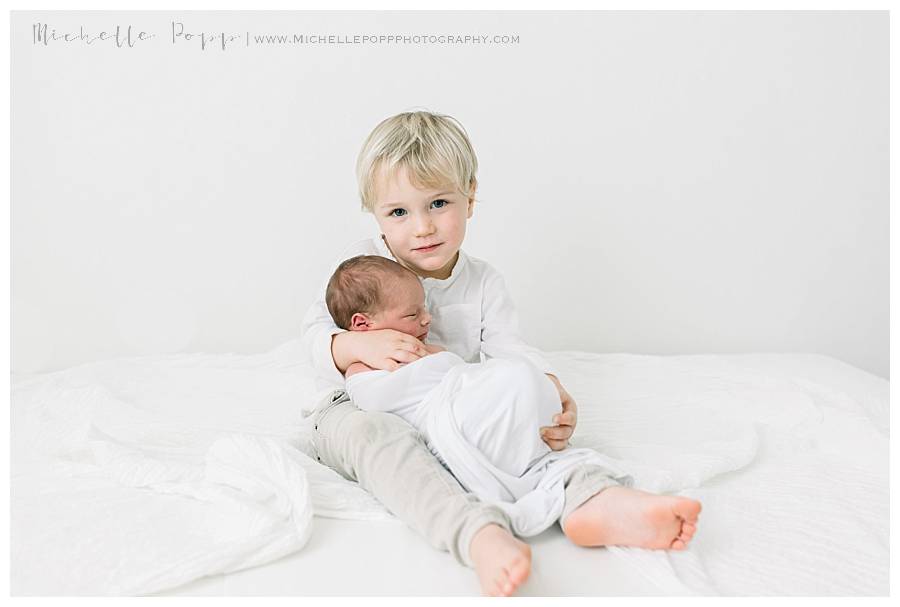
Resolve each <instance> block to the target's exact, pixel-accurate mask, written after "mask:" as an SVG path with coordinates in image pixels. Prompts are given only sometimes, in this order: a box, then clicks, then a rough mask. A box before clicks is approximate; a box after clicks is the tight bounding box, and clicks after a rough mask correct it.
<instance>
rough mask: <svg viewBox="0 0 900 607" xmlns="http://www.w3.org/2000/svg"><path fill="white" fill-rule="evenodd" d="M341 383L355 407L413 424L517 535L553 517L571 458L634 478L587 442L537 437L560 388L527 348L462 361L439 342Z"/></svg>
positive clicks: (622, 478) (555, 407)
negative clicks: (558, 447)
mask: <svg viewBox="0 0 900 607" xmlns="http://www.w3.org/2000/svg"><path fill="white" fill-rule="evenodd" d="M346 388H347V393H348V394H349V395H350V399H351V401H352V402H353V403H354V404H355V405H356V406H357V407H359V408H360V409H363V410H366V411H372V410H375V411H385V412H387V413H394V414H396V415H399V416H401V417H402V418H403V419H405V420H406V421H407V422H409V423H410V424H411V425H412V426H413V427H414V428H416V429H417V430H419V431H420V432H421V433H422V435H423V436H424V437H425V440H426V442H427V443H428V446H429V448H431V450H432V451H433V452H434V454H435V455H436V456H437V457H438V458H439V459H440V460H441V461H443V462H444V463H445V464H446V465H447V467H448V468H449V470H450V472H452V473H453V475H454V476H455V477H456V478H457V480H459V482H460V484H462V486H463V487H465V488H466V490H468V491H471V492H472V493H474V494H475V495H477V496H478V497H479V498H481V499H482V500H484V501H487V502H491V503H493V504H496V505H497V506H498V507H500V508H501V509H503V510H504V511H505V512H506V513H507V515H508V516H509V518H510V522H511V524H512V529H513V532H514V533H515V534H516V535H519V536H521V537H530V536H534V535H537V534H539V533H541V532H542V531H544V530H546V529H547V528H548V527H550V526H551V525H552V524H554V523H555V522H556V521H557V520H558V519H559V517H560V515H561V514H562V511H563V507H564V506H565V487H564V483H565V480H566V477H567V474H568V473H569V472H570V471H571V470H573V469H574V468H575V467H578V466H580V465H583V464H592V465H596V466H600V467H602V468H604V469H605V470H606V471H607V472H608V473H609V474H610V475H611V476H614V477H616V478H617V479H618V480H619V482H620V483H621V484H626V483H627V484H630V483H631V478H630V477H628V476H627V474H626V473H625V472H624V471H623V469H622V466H621V464H620V463H618V462H613V461H612V460H611V459H610V458H608V457H605V456H603V455H602V454H600V453H599V452H597V451H596V450H594V449H578V448H569V449H565V450H563V451H556V452H554V451H551V450H550V447H548V446H547V444H546V443H544V441H543V440H541V438H540V434H539V429H540V428H541V427H543V426H549V425H552V424H553V422H552V420H553V416H554V415H556V414H557V413H559V412H560V410H561V409H560V401H559V394H558V393H557V391H556V388H555V387H554V385H553V383H552V382H551V381H550V380H549V379H547V378H546V377H545V376H544V374H543V373H542V372H541V371H540V369H538V368H537V367H536V366H534V364H533V363H532V362H531V361H529V360H527V359H524V358H523V359H491V360H488V361H486V362H483V363H467V362H466V361H464V360H463V359H462V358H461V357H459V356H457V355H456V354H453V353H452V352H439V353H437V354H433V355H431V356H426V357H424V358H421V359H419V360H417V361H415V362H412V363H409V364H407V365H404V366H402V367H400V368H399V369H397V370H396V371H393V372H388V371H367V372H362V373H356V374H354V375H352V376H350V377H349V378H348V379H347V386H346Z"/></svg>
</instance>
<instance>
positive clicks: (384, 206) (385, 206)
mask: <svg viewBox="0 0 900 607" xmlns="http://www.w3.org/2000/svg"><path fill="white" fill-rule="evenodd" d="M453 193H454V192H453V191H452V190H447V191H446V192H440V193H439V194H434V195H432V196H429V197H428V198H427V200H431V199H432V198H437V197H438V196H446V195H447V194H453ZM405 204H406V203H405V202H384V203H382V204H380V205H379V206H380V207H381V208H382V209H385V210H387V209H392V208H394V207H402V206H403V205H405Z"/></svg>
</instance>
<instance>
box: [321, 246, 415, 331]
mask: <svg viewBox="0 0 900 607" xmlns="http://www.w3.org/2000/svg"><path fill="white" fill-rule="evenodd" d="M410 278H414V279H416V280H418V277H417V276H416V274H415V272H413V271H412V270H408V269H406V268H404V267H403V266H401V265H400V264H399V263H397V262H396V261H394V260H392V259H388V258H386V257H381V256H380V255H357V256H356V257H351V258H350V259H348V260H346V261H344V262H342V263H341V265H339V266H338V267H337V269H336V270H335V271H334V274H332V275H331V278H330V279H329V280H328V287H327V288H326V289H325V305H326V306H328V312H329V314H331V318H332V319H334V324H336V325H337V326H339V327H340V328H342V329H349V328H350V319H351V318H353V315H354V314H356V313H357V312H363V313H367V314H374V313H376V312H380V311H381V310H383V309H384V308H385V307H386V306H387V305H388V301H387V297H386V294H387V293H389V292H390V291H391V289H392V287H393V285H394V284H395V282H396V281H398V280H402V279H407V280H408V279H410Z"/></svg>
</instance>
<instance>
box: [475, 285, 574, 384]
mask: <svg viewBox="0 0 900 607" xmlns="http://www.w3.org/2000/svg"><path fill="white" fill-rule="evenodd" d="M481 353H482V354H484V356H485V358H512V357H517V356H518V357H524V358H527V359H528V360H530V361H531V362H532V363H534V364H535V366H537V368H538V369H540V370H541V371H543V372H544V373H552V374H553V375H556V376H557V377H558V376H559V375H558V374H557V372H556V370H555V369H554V368H553V367H551V366H550V364H549V363H548V362H547V360H546V358H545V357H544V355H543V354H542V353H541V351H540V350H538V349H537V348H535V347H533V346H529V345H528V344H527V343H525V340H523V339H522V337H521V334H520V332H519V315H518V313H517V312H516V306H515V304H514V303H513V299H512V296H511V295H510V294H509V290H508V289H507V288H506V281H505V280H504V279H503V276H502V275H501V274H500V273H499V272H497V271H496V270H494V269H493V268H489V270H488V271H487V272H486V276H485V284H484V296H483V297H482V300H481Z"/></svg>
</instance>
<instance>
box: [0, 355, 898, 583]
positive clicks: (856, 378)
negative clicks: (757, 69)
mask: <svg viewBox="0 0 900 607" xmlns="http://www.w3.org/2000/svg"><path fill="white" fill-rule="evenodd" d="M547 356H548V358H549V359H550V362H551V363H552V364H553V365H554V366H555V367H556V368H558V369H559V370H560V375H561V379H562V381H563V383H564V384H565V385H566V386H567V387H568V388H569V390H570V392H572V394H573V396H574V397H575V398H576V400H577V401H578V403H579V407H580V419H579V425H578V431H577V433H576V437H577V438H576V440H575V443H576V444H577V445H579V446H593V447H597V448H599V449H601V450H603V452H604V453H606V454H608V455H610V456H611V457H615V458H618V459H620V460H621V461H622V462H625V463H627V465H629V466H630V467H631V470H633V471H634V474H635V476H636V484H637V485H638V486H640V487H643V488H646V489H648V490H654V491H665V492H678V493H681V494H684V495H690V496H693V497H697V498H699V499H701V500H702V501H703V503H704V510H703V514H702V515H701V524H700V529H699V531H698V534H697V536H696V537H695V539H694V541H693V542H692V546H691V549H690V550H689V551H687V552H684V553H663V552H655V551H645V550H638V549H622V548H615V549H601V550H585V549H580V548H576V547H574V546H570V545H568V544H567V543H566V541H565V538H564V537H563V536H562V535H561V533H560V532H559V530H558V528H553V529H551V530H549V531H547V532H545V533H544V534H542V535H541V536H538V537H537V538H534V540H533V541H532V543H533V545H534V547H535V568H534V574H533V576H532V578H531V579H530V580H529V582H528V583H527V584H526V585H525V587H524V588H523V589H522V594H531V595H541V594H547V595H592V594H598V595H610V594H728V595H733V594H739V595H740V594H751V595H757V594H788V595H799V594H803V595H822V594H876V595H877V594H887V591H888V552H889V547H888V382H887V381H885V380H884V379H881V378H878V377H875V376H873V375H870V374H868V373H865V372H862V371H860V370H858V369H855V368H853V367H851V366H849V365H846V364H844V363H841V362H839V361H837V360H835V359H832V358H828V357H824V356H817V355H727V356H670V357H655V356H635V355H597V354H588V353H582V352H554V353H548V354H547ZM299 360H300V358H299V351H298V348H297V343H296V342H289V343H287V344H285V345H284V346H282V347H280V348H277V349H276V350H273V351H272V352H269V353H266V354H261V355H253V356H236V355H177V356H167V357H147V358H141V359H121V360H115V361H104V362H101V363H92V364H89V365H82V366H80V367H75V368H73V369H69V370H66V371H63V372H59V373H54V374H47V375H40V376H34V377H13V395H12V443H13V445H12V487H11V491H12V493H11V495H12V499H11V516H12V533H11V543H12V551H11V556H12V561H11V562H12V587H11V589H12V593H13V594H14V595H28V594H152V593H161V592H162V593H171V594H212V595H218V594H309V595H317V594H332V593H333V594H397V595H403V594H477V591H478V587H477V583H476V580H475V578H474V575H473V574H472V573H471V572H470V571H467V570H465V569H463V568H461V567H458V566H457V565H456V564H455V563H454V562H453V561H452V559H451V558H450V557H449V555H447V554H446V553H441V552H438V551H435V550H433V549H431V548H430V547H428V546H427V545H426V544H425V543H424V542H423V541H421V540H420V539H419V538H418V537H416V536H415V534H413V533H412V532H411V531H409V530H408V529H406V528H405V527H404V526H402V525H400V524H398V523H397V522H396V521H395V520H392V519H391V517H390V515H389V514H387V513H386V512H385V511H384V510H383V508H381V507H380V505H379V504H378V503H377V502H376V501H375V500H373V499H372V498H371V497H369V496H368V495H367V494H365V493H364V492H362V491H361V490H360V489H359V488H358V487H356V486H355V485H354V484H352V483H348V482H346V481H343V480H342V479H340V477H338V476H337V475H335V474H333V473H331V472H330V471H328V470H327V469H325V468H323V467H322V466H320V465H319V464H317V463H316V462H314V461H313V460H311V459H310V458H308V457H305V456H304V455H303V453H302V450H303V449H305V448H306V445H307V441H308V437H309V435H308V428H307V426H306V425H305V424H304V423H303V421H302V420H301V419H300V418H299V416H298V411H299V409H300V406H302V405H308V404H309V403H310V402H315V400H316V399H318V398H319V397H320V396H321V393H316V391H315V390H314V388H313V386H314V383H313V382H312V378H311V376H310V374H309V369H308V368H306V367H305V366H304V365H303V364H301V363H300V362H299ZM313 513H315V514H316V516H315V517H312V514H313ZM761 513H763V514H764V516H761ZM323 517H327V518H323ZM335 517H340V518H345V519H355V520H353V521H352V522H351V521H341V520H335ZM367 555H368V556H370V557H371V558H365V557H366V556H367ZM266 563H268V564H266ZM260 565H262V566H260ZM413 571H414V572H416V574H415V575H410V572H413ZM201 576H209V577H204V578H203V579H200V578H201ZM347 580H353V583H352V585H348V583H347ZM184 584H187V585H184Z"/></svg>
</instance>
